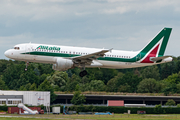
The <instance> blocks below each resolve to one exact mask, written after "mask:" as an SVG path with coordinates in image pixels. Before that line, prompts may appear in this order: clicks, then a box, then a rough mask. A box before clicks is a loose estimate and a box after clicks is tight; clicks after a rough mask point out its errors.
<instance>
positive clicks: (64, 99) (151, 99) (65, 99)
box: [53, 94, 180, 106]
mask: <svg viewBox="0 0 180 120" xmlns="http://www.w3.org/2000/svg"><path fill="white" fill-rule="evenodd" d="M85 97H86V102H85V104H94V105H95V104H101V105H105V106H106V105H107V101H108V100H123V101H124V104H146V105H158V104H161V105H165V103H166V102H167V101H168V100H169V99H173V100H174V101H175V102H176V104H179V103H180V96H140V95H93V94H91V95H90V94H86V95H85ZM72 98H73V94H57V98H56V100H55V101H54V102H53V104H71V99H72Z"/></svg>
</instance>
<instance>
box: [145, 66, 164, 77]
mask: <svg viewBox="0 0 180 120" xmlns="http://www.w3.org/2000/svg"><path fill="white" fill-rule="evenodd" d="M142 78H143V79H145V78H154V79H155V80H159V79H160V74H159V69H158V67H157V66H155V65H154V66H149V67H146V68H145V69H143V70H142Z"/></svg>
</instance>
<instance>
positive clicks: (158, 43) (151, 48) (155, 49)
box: [138, 28, 172, 63]
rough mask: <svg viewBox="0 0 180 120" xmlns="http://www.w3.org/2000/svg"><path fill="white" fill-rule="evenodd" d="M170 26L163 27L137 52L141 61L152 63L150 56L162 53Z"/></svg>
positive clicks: (158, 55)
mask: <svg viewBox="0 0 180 120" xmlns="http://www.w3.org/2000/svg"><path fill="white" fill-rule="evenodd" d="M171 30H172V28H164V29H163V30H161V32H160V33H159V34H158V35H157V36H156V37H155V38H154V39H153V40H152V41H150V42H149V44H148V45H146V46H145V47H144V48H143V49H142V50H141V51H140V53H139V54H138V56H141V60H140V59H139V60H140V61H141V63H152V61H151V60H150V58H151V57H161V56H163V55H164V52H165V49H166V46H167V43H168V40H169V36H170V34H171Z"/></svg>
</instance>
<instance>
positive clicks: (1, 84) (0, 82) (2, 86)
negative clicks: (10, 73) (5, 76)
mask: <svg viewBox="0 0 180 120" xmlns="http://www.w3.org/2000/svg"><path fill="white" fill-rule="evenodd" d="M0 90H8V87H7V86H6V84H5V82H4V81H3V80H2V75H1V76H0Z"/></svg>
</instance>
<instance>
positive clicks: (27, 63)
mask: <svg viewBox="0 0 180 120" xmlns="http://www.w3.org/2000/svg"><path fill="white" fill-rule="evenodd" d="M28 65H29V62H26V68H25V69H24V71H27V70H28V69H27V67H28Z"/></svg>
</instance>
